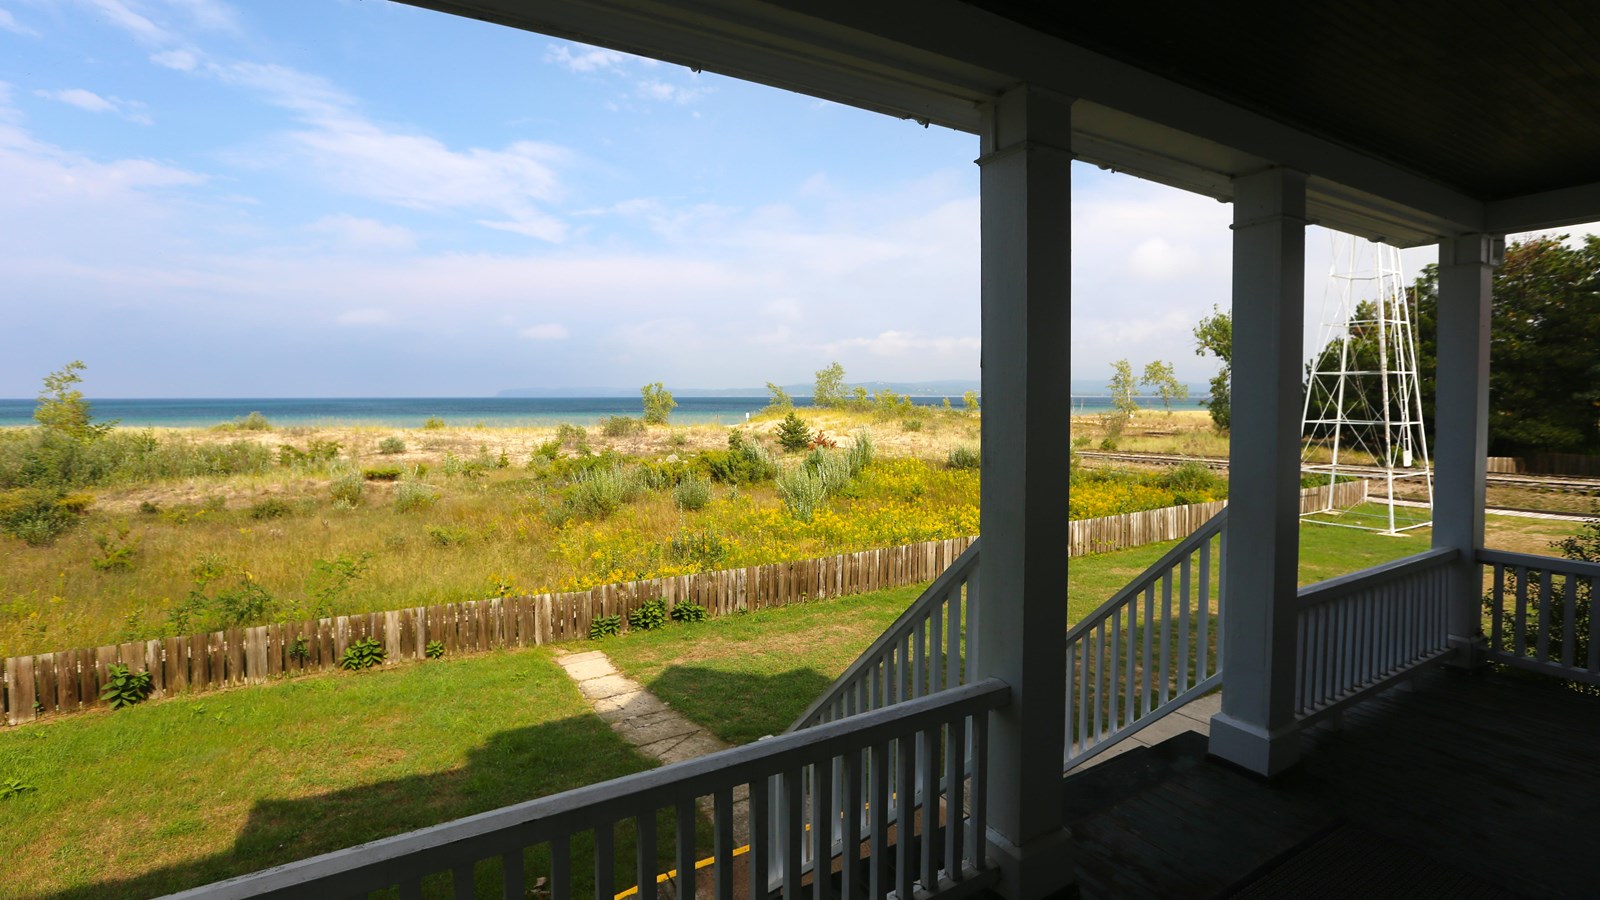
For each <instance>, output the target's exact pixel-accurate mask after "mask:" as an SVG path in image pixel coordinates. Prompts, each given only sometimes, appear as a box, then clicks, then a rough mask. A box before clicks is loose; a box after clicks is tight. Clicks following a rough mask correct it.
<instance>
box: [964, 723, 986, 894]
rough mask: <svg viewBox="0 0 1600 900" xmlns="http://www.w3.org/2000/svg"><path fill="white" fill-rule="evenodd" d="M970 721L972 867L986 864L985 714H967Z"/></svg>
mask: <svg viewBox="0 0 1600 900" xmlns="http://www.w3.org/2000/svg"><path fill="white" fill-rule="evenodd" d="M970 721H971V723H972V780H971V782H970V783H971V785H972V802H971V804H970V806H971V808H972V816H971V821H972V831H971V832H970V833H969V834H968V835H967V846H968V847H970V848H972V849H971V850H970V851H969V852H970V853H971V856H972V859H971V863H972V867H973V868H974V869H979V870H982V869H986V868H988V867H989V858H988V857H989V849H988V845H989V839H988V834H989V828H988V826H989V814H988V809H987V807H988V805H989V797H988V790H989V717H988V715H986V714H983V713H980V714H978V715H975V716H972V717H971V720H970Z"/></svg>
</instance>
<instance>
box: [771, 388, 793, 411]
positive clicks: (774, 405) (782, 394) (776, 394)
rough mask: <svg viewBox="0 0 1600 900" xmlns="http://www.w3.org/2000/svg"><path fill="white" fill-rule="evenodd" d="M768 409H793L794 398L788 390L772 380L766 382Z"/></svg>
mask: <svg viewBox="0 0 1600 900" xmlns="http://www.w3.org/2000/svg"><path fill="white" fill-rule="evenodd" d="M767 398H768V399H767V408H768V409H794V398H793V397H790V396H789V392H788V391H786V390H784V389H783V388H781V387H779V386H778V385H776V384H773V383H772V382H770V381H769V382H767Z"/></svg>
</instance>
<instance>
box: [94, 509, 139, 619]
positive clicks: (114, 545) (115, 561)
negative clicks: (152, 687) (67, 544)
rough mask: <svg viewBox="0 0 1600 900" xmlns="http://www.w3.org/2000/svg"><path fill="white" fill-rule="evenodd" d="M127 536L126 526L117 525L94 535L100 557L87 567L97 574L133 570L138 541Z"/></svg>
mask: <svg viewBox="0 0 1600 900" xmlns="http://www.w3.org/2000/svg"><path fill="white" fill-rule="evenodd" d="M128 534H129V529H128V526H127V525H126V524H122V523H119V524H118V525H117V527H116V528H115V529H114V530H112V531H105V532H101V533H100V534H97V535H95V536H94V543H95V546H97V547H99V548H100V556H99V557H98V558H96V559H91V560H89V565H91V566H93V567H94V569H95V570H96V571H98V572H125V571H127V570H128V569H131V568H133V558H134V555H135V554H137V553H138V552H139V541H138V539H137V538H129V537H128ZM129 640H132V638H130V639H129Z"/></svg>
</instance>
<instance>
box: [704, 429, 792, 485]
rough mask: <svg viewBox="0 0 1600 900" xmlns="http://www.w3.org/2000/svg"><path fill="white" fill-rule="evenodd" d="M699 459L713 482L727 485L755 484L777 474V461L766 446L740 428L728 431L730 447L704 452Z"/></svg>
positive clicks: (768, 479)
mask: <svg viewBox="0 0 1600 900" xmlns="http://www.w3.org/2000/svg"><path fill="white" fill-rule="evenodd" d="M698 461H699V465H701V466H702V467H703V468H704V469H705V471H706V472H707V474H709V475H710V476H711V478H712V480H713V481H720V482H723V483H724V484H755V483H757V482H761V481H770V480H772V479H773V478H776V477H777V475H778V463H777V460H774V459H773V458H772V454H771V453H768V452H767V448H765V447H763V446H761V445H760V444H757V443H755V442H754V441H751V440H747V439H746V438H745V436H744V433H743V432H740V431H737V430H735V431H730V432H728V449H727V450H707V451H704V452H702V453H701V454H700V455H699V457H698Z"/></svg>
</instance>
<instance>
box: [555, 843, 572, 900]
mask: <svg viewBox="0 0 1600 900" xmlns="http://www.w3.org/2000/svg"><path fill="white" fill-rule="evenodd" d="M550 900H572V839H571V838H570V837H568V836H567V835H565V834H557V835H556V836H555V837H553V838H551V839H550Z"/></svg>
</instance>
